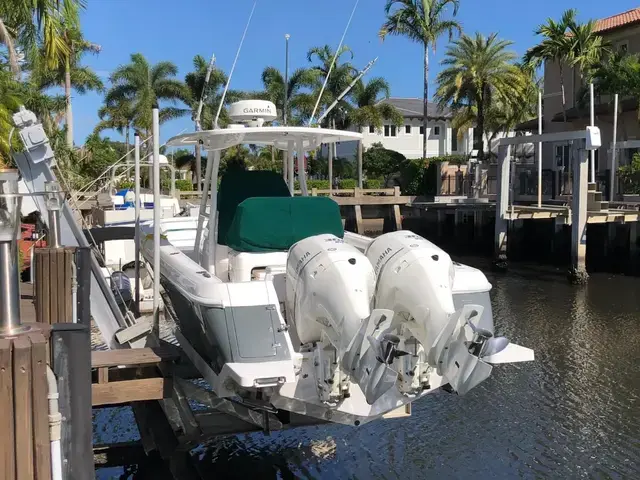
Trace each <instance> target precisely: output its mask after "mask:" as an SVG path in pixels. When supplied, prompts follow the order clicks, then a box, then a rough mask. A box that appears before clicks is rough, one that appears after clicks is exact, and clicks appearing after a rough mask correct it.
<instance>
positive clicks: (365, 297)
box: [286, 234, 375, 405]
mask: <svg viewBox="0 0 640 480" xmlns="http://www.w3.org/2000/svg"><path fill="white" fill-rule="evenodd" d="M374 286H375V276H374V273H373V267H372V266H371V263H370V262H369V260H368V259H367V257H365V256H364V255H363V254H362V253H361V252H360V251H359V250H357V249H356V248H355V247H353V246H351V245H349V244H346V243H345V242H344V240H342V239H340V238H338V237H336V236H334V235H328V234H327V235H317V236H313V237H309V238H306V239H304V240H301V241H299V242H298V243H296V244H295V245H293V246H292V247H291V249H290V250H289V256H288V259H287V279H286V290H287V293H286V312H287V319H288V323H289V324H290V325H293V326H294V328H295V333H296V334H297V336H298V339H299V341H300V343H301V344H302V346H303V348H302V349H303V350H306V351H313V355H314V365H315V366H316V368H315V372H316V376H317V382H316V384H317V385H318V394H319V396H320V398H321V400H322V401H323V402H324V403H326V404H330V405H335V404H336V403H337V402H338V401H339V400H340V399H342V398H344V397H345V396H348V394H349V377H350V370H349V369H348V368H344V367H345V363H344V356H345V353H346V351H347V350H348V348H349V346H350V344H351V343H352V340H353V339H354V337H356V335H357V333H358V331H359V330H360V327H361V325H362V324H363V323H365V321H368V320H369V316H370V313H371V311H370V305H371V299H372V296H373V291H374Z"/></svg>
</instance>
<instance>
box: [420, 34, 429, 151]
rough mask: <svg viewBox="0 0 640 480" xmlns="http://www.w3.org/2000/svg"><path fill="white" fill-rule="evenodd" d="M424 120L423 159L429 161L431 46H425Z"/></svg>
mask: <svg viewBox="0 0 640 480" xmlns="http://www.w3.org/2000/svg"><path fill="white" fill-rule="evenodd" d="M422 114H423V117H424V118H423V119H422V130H423V132H422V159H423V161H426V159H427V125H428V124H429V117H428V114H429V45H428V44H426V43H425V45H424V95H423V112H422Z"/></svg>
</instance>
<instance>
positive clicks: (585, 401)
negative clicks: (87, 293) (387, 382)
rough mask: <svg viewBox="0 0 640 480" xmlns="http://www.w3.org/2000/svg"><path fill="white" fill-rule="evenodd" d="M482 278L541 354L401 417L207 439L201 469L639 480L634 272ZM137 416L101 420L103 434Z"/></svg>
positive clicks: (638, 316) (210, 472)
mask: <svg viewBox="0 0 640 480" xmlns="http://www.w3.org/2000/svg"><path fill="white" fill-rule="evenodd" d="M459 260H461V261H462V262H463V263H469V264H472V265H475V266H478V267H480V268H482V269H483V270H484V271H486V272H488V266H489V264H488V263H486V261H485V260H482V259H477V258H471V259H469V258H461V259H459ZM487 276H488V277H489V280H490V282H491V283H492V284H493V291H492V295H491V296H492V302H493V311H494V316H495V324H496V332H497V333H499V334H504V335H506V336H507V337H509V338H510V339H511V340H512V341H514V342H515V343H518V344H520V345H525V346H528V347H531V348H533V349H534V350H535V353H536V361H535V362H532V363H522V364H513V365H502V366H497V367H495V368H494V371H493V374H492V376H491V377H490V378H489V379H488V380H487V381H485V382H484V383H483V384H481V385H480V386H478V387H476V388H475V389H474V390H472V391H471V392H469V393H468V394H467V395H465V396H462V397H459V396H456V395H452V394H448V393H445V392H438V393H436V394H433V395H431V396H428V397H427V398H424V399H422V400H420V401H418V402H416V403H414V404H413V407H414V408H413V415H412V417H410V418H409V419H397V420H385V421H378V422H374V423H373V424H368V425H364V426H361V427H358V428H354V427H343V426H335V425H331V426H317V427H307V428H300V429H296V430H292V431H285V432H280V433H272V434H271V436H265V435H263V434H250V435H240V436H235V437H229V438H225V439H218V440H214V441H212V442H210V444H208V445H203V446H201V447H200V448H198V449H197V450H195V451H194V452H193V453H194V455H195V457H196V458H197V465H198V469H199V470H200V471H201V472H202V473H203V478H211V479H214V478H215V479H224V478H239V479H240V478H242V479H246V478H255V479H258V478H267V479H270V478H274V479H275V478H281V479H289V478H313V479H324V478H327V479H395V478H398V479H403V480H406V479H429V478H447V479H449V478H461V479H463V478H464V479H466V478H480V479H485V478H532V479H533V478H536V479H537V478H558V479H571V478H607V479H609V478H612V479H626V478H629V479H632V478H633V479H638V478H640V281H639V279H638V278H631V277H623V276H613V275H607V274H595V275H592V276H591V279H590V282H589V284H588V286H586V287H574V286H571V285H569V284H568V282H567V281H566V278H565V272H564V270H561V269H558V270H555V269H551V268H541V267H539V266H533V265H532V266H527V265H517V266H515V265H512V269H511V271H510V272H509V273H508V274H498V275H494V274H491V273H487ZM127 415H129V416H128V417H127ZM131 421H132V417H131V415H130V414H127V413H126V412H125V413H123V414H122V419H121V420H120V421H119V422H116V424H114V423H113V422H109V425H104V422H105V420H104V419H102V420H101V419H100V418H96V422H97V423H98V424H102V425H97V427H98V432H99V433H98V435H100V436H102V435H108V436H111V435H112V434H113V432H112V431H111V430H113V428H114V425H116V427H117V423H124V424H125V425H130V424H131V423H130V422H131ZM117 428H120V432H121V433H120V434H119V435H124V434H125V433H126V431H127V430H129V428H123V426H122V425H121V426H120V427H117ZM134 428H135V427H134ZM123 432H124V433H123ZM121 439H123V438H121ZM133 470H134V471H135V470H136V469H135V468H133ZM98 478H151V477H145V476H143V474H139V475H137V476H136V475H132V476H131V477H127V476H123V477H120V476H119V475H118V474H116V473H115V471H114V470H111V471H103V472H99V475H98Z"/></svg>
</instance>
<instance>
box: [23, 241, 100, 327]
mask: <svg viewBox="0 0 640 480" xmlns="http://www.w3.org/2000/svg"><path fill="white" fill-rule="evenodd" d="M74 254H75V249H73V248H36V249H35V251H34V262H35V269H36V284H35V292H34V293H35V297H36V301H35V307H36V321H37V322H39V323H46V324H48V325H52V324H54V323H68V322H73V321H74V319H73V318H72V316H73V303H72V302H73V293H72V281H73V275H72V270H71V269H72V268H73V257H74ZM89 283H90V282H89Z"/></svg>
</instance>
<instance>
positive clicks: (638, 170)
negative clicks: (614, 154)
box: [618, 153, 640, 195]
mask: <svg viewBox="0 0 640 480" xmlns="http://www.w3.org/2000/svg"><path fill="white" fill-rule="evenodd" d="M618 173H619V174H620V180H621V182H622V190H623V192H624V193H626V194H627V195H638V194H640V154H638V153H635V154H634V155H633V158H632V159H631V163H630V164H629V165H624V166H622V167H620V168H619V169H618Z"/></svg>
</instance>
